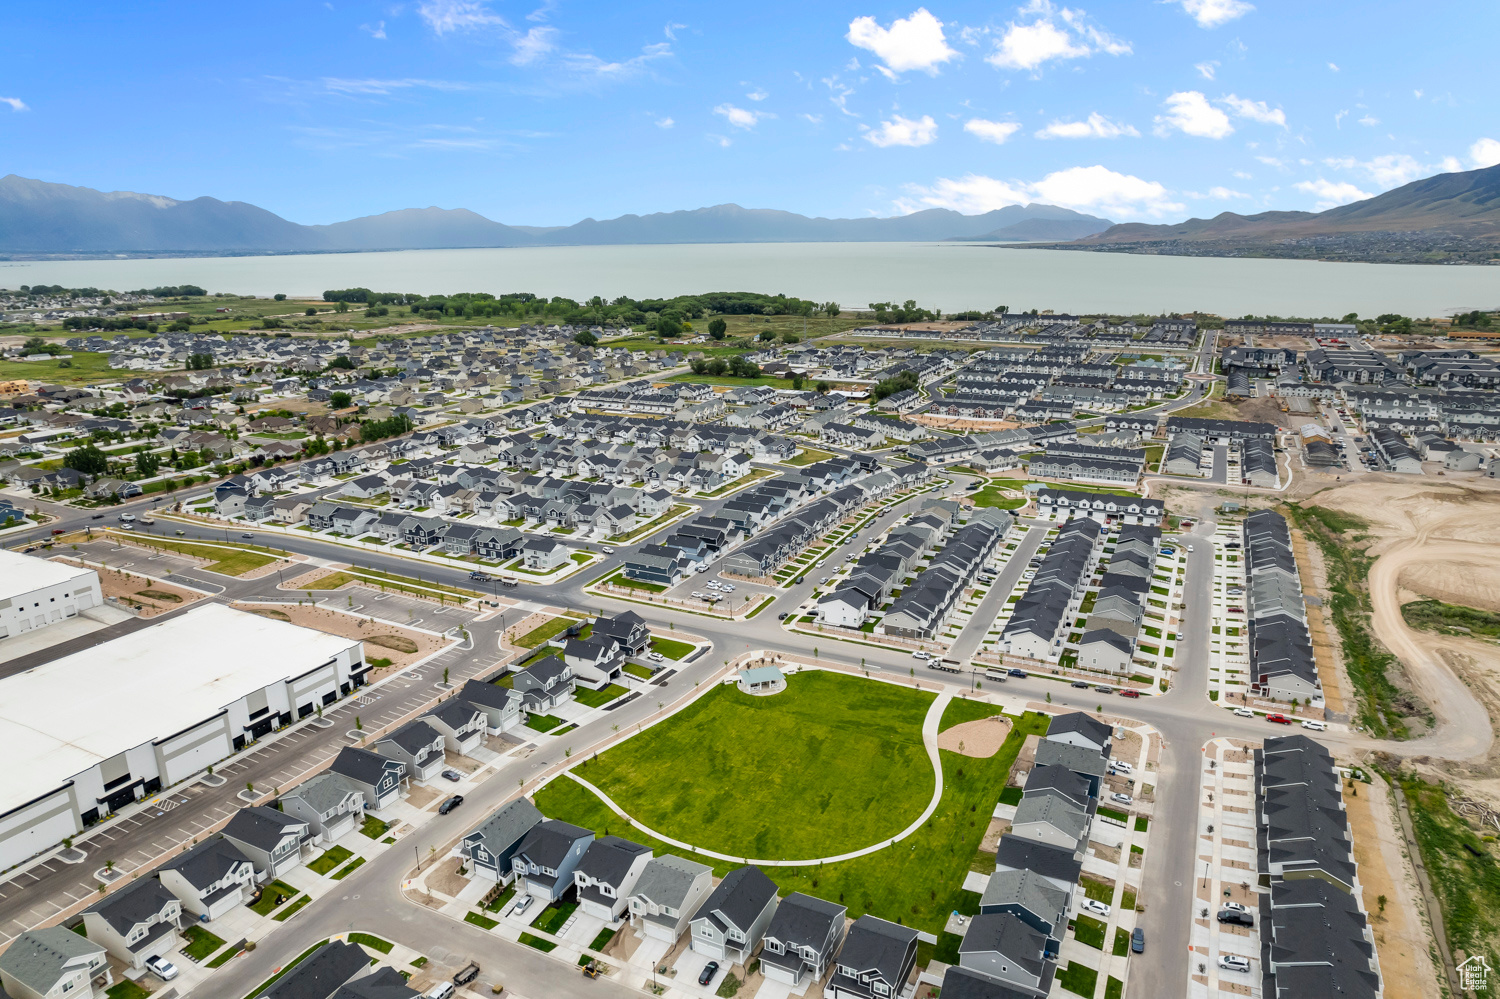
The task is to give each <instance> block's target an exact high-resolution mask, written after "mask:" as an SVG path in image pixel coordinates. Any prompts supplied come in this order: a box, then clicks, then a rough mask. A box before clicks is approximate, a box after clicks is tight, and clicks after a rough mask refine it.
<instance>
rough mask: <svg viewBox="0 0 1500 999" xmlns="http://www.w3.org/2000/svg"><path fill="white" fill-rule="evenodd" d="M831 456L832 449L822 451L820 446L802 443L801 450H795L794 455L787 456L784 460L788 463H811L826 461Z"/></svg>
mask: <svg viewBox="0 0 1500 999" xmlns="http://www.w3.org/2000/svg"><path fill="white" fill-rule="evenodd" d="M832 457H833V452H832V451H824V450H823V449H822V448H816V447H809V446H808V445H806V444H804V445H802V450H801V451H799V452H797V454H796V455H795V456H794V457H791V458H788V459H787V460H786V463H787V464H788V465H798V466H801V465H811V464H812V463H813V462H815V461H827V460H828V459H829V458H832Z"/></svg>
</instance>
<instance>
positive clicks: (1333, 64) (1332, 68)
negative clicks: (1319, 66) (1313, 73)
mask: <svg viewBox="0 0 1500 999" xmlns="http://www.w3.org/2000/svg"><path fill="white" fill-rule="evenodd" d="M1328 68H1329V69H1331V70H1333V71H1334V72H1335V73H1337V72H1338V71H1339V67H1338V63H1333V62H1331V63H1329V64H1328Z"/></svg>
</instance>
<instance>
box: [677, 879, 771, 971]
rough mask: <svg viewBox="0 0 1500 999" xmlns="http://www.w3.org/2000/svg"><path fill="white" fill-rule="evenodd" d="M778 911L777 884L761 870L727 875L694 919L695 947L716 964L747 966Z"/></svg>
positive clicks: (693, 943) (693, 946) (694, 948)
mask: <svg viewBox="0 0 1500 999" xmlns="http://www.w3.org/2000/svg"><path fill="white" fill-rule="evenodd" d="M775 911H776V885H775V884H774V883H773V882H772V881H771V879H770V878H768V877H766V876H765V874H764V872H762V871H761V869H760V868H759V867H755V866H753V865H752V866H747V867H738V868H735V869H734V870H732V871H730V872H729V873H728V874H726V875H724V880H722V881H720V882H719V884H718V886H717V887H716V888H714V891H713V894H712V895H710V896H709V897H708V898H707V899H706V900H705V901H704V903H703V906H702V908H700V909H699V910H698V914H697V915H696V916H694V917H693V920H692V928H693V942H692V948H693V950H695V951H697V952H698V953H700V954H706V955H708V957H710V958H712V959H713V960H715V961H729V962H731V963H733V964H745V963H746V962H747V961H748V960H749V958H750V955H751V954H752V953H754V952H755V948H756V947H757V946H759V944H760V942H761V938H762V937H763V936H764V935H765V932H766V928H767V927H768V926H770V925H771V917H772V915H773V914H774V913H775Z"/></svg>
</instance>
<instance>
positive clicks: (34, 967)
mask: <svg viewBox="0 0 1500 999" xmlns="http://www.w3.org/2000/svg"><path fill="white" fill-rule="evenodd" d="M103 954H104V948H103V947H102V946H100V945H99V944H96V943H94V942H93V941H92V940H90V939H88V938H87V937H84V936H79V935H78V934H77V933H74V932H73V931H72V930H68V929H64V928H63V927H61V926H47V927H42V928H39V929H34V930H27V931H26V932H24V933H22V934H21V935H20V936H18V937H16V938H15V940H13V941H11V944H10V946H9V947H7V948H6V949H5V953H3V954H0V971H4V972H5V973H6V974H7V975H10V976H12V977H14V978H15V979H16V980H18V981H20V982H21V983H22V984H24V985H26V986H27V987H28V988H31V989H34V990H36V992H37V993H39V994H41V995H46V994H47V993H49V992H51V991H52V989H53V987H54V986H56V985H57V982H58V979H60V978H61V977H62V972H63V968H64V967H65V966H66V965H68V964H70V963H74V962H78V961H87V960H88V959H90V958H93V957H96V956H103Z"/></svg>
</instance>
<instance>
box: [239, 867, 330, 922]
mask: <svg viewBox="0 0 1500 999" xmlns="http://www.w3.org/2000/svg"><path fill="white" fill-rule="evenodd" d="M319 859H322V858H319ZM315 863H316V861H315ZM308 866H309V867H311V866H312V864H309V865H308ZM329 869H330V870H332V869H333V865H331V864H330V865H329ZM319 873H321V872H319ZM277 895H281V896H284V897H283V899H282V900H283V901H284V902H290V901H291V900H292V899H293V898H295V897H296V896H297V889H295V888H293V887H292V886H291V885H289V884H287V883H286V882H285V881H272V882H271V883H270V884H268V885H266V886H265V887H264V888H262V889H261V892H260V901H258V902H256V903H255V904H254V905H252V906H251V907H250V911H251V912H254V913H256V914H257V915H261V916H269V915H270V914H271V913H272V911H274V910H275V908H276V896H277Z"/></svg>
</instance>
